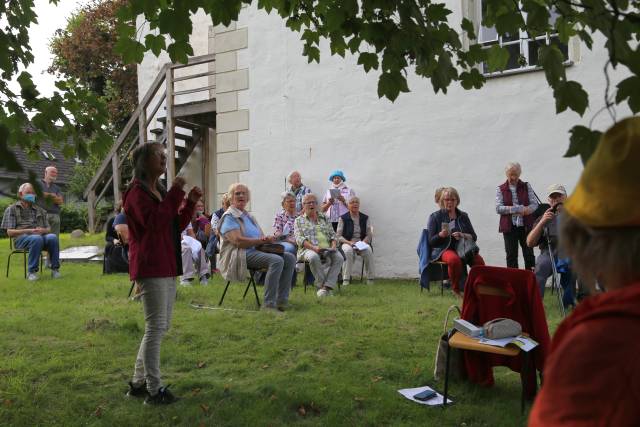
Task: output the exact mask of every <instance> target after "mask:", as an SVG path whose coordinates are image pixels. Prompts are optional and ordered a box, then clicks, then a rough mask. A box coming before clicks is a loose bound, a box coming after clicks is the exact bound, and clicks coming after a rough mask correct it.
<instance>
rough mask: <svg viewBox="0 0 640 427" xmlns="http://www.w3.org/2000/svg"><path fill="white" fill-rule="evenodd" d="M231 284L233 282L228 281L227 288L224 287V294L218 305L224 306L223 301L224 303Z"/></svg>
mask: <svg viewBox="0 0 640 427" xmlns="http://www.w3.org/2000/svg"><path fill="white" fill-rule="evenodd" d="M230 284H231V281H230V280H229V281H227V286H225V287H224V292H222V297H220V302H219V303H218V305H219V306H220V305H222V301H224V296H225V295H226V294H227V289H229V285H230Z"/></svg>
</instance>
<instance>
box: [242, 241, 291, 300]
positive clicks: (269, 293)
mask: <svg viewBox="0 0 640 427" xmlns="http://www.w3.org/2000/svg"><path fill="white" fill-rule="evenodd" d="M295 266H296V257H295V256H293V254H290V253H289V252H285V253H284V254H282V255H276V254H268V253H265V252H260V251H251V252H247V268H251V269H258V268H266V269H267V276H266V277H265V279H264V305H265V307H276V306H278V305H286V304H287V302H288V301H289V291H290V290H291V277H292V276H293V269H294V268H295Z"/></svg>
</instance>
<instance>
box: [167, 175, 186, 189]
mask: <svg viewBox="0 0 640 427" xmlns="http://www.w3.org/2000/svg"><path fill="white" fill-rule="evenodd" d="M186 183H187V181H186V180H185V179H184V178H183V177H181V176H176V177H175V178H173V183H172V184H171V186H172V187H178V188H180V189H182V188H184V186H185V184H186Z"/></svg>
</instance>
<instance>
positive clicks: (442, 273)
mask: <svg viewBox="0 0 640 427" xmlns="http://www.w3.org/2000/svg"><path fill="white" fill-rule="evenodd" d="M440 296H444V264H440Z"/></svg>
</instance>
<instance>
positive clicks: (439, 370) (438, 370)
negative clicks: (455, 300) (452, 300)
mask: <svg viewBox="0 0 640 427" xmlns="http://www.w3.org/2000/svg"><path fill="white" fill-rule="evenodd" d="M454 310H455V311H457V312H458V318H460V315H461V313H460V308H458V306H456V305H452V306H451V307H449V309H448V310H447V315H446V317H445V318H444V331H443V333H442V335H440V339H439V340H438V348H437V350H436V361H435V367H434V369H433V379H434V380H436V381H440V379H442V378H444V374H445V372H446V369H447V349H448V348H449V332H450V330H449V329H447V326H448V324H449V315H450V314H451V312H452V311H454ZM449 368H450V369H449V376H450V378H452V379H454V380H455V379H460V378H461V377H462V356H461V352H460V350H458V349H455V348H452V349H451V351H450V352H449Z"/></svg>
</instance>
